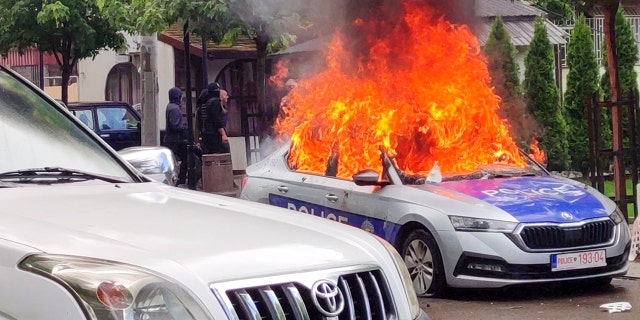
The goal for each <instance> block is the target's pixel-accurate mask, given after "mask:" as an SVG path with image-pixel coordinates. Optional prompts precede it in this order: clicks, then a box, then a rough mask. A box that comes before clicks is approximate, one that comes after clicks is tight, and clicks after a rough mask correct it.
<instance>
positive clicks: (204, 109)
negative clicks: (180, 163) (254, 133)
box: [199, 83, 230, 154]
mask: <svg viewBox="0 0 640 320" xmlns="http://www.w3.org/2000/svg"><path fill="white" fill-rule="evenodd" d="M228 99H229V94H228V93H227V91H226V90H224V89H221V88H220V87H219V86H218V85H217V84H216V83H211V84H209V85H208V86H207V92H206V93H203V94H202V95H201V97H200V98H199V100H203V101H206V102H204V103H203V104H202V106H201V107H200V119H199V122H200V136H201V138H202V153H203V154H211V153H229V152H230V149H229V138H228V136H227V131H226V126H227V109H226V104H227V100H228Z"/></svg>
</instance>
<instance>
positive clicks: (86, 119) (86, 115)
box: [73, 110, 95, 130]
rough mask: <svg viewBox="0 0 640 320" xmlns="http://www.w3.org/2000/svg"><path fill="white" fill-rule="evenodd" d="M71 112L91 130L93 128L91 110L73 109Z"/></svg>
mask: <svg viewBox="0 0 640 320" xmlns="http://www.w3.org/2000/svg"><path fill="white" fill-rule="evenodd" d="M73 113H74V114H75V115H76V117H78V119H80V122H82V123H84V124H85V125H86V126H87V127H89V128H90V129H91V130H93V129H95V128H94V127H95V125H94V124H93V114H92V113H91V110H75V111H73Z"/></svg>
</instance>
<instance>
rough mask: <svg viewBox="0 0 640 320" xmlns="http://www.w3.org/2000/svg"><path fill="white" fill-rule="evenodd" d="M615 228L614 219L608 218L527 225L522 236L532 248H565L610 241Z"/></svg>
mask: <svg viewBox="0 0 640 320" xmlns="http://www.w3.org/2000/svg"><path fill="white" fill-rule="evenodd" d="M614 229H615V225H614V224H613V221H611V220H609V219H607V220H600V221H594V222H589V223H586V224H583V225H572V226H562V225H545V226H525V227H524V228H523V229H522V231H521V232H520V237H521V238H522V241H523V242H524V244H525V245H526V246H527V247H528V248H530V249H564V248H575V247H585V246H595V245H601V244H606V243H609V242H611V240H612V239H613V235H614Z"/></svg>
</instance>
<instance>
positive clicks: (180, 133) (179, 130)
mask: <svg viewBox="0 0 640 320" xmlns="http://www.w3.org/2000/svg"><path fill="white" fill-rule="evenodd" d="M181 99H182V91H180V89H178V88H172V89H170V90H169V104H167V110H166V112H165V117H166V122H167V127H166V130H165V135H164V142H165V143H171V142H181V141H184V140H185V139H186V138H187V130H188V129H187V125H186V123H185V121H184V119H183V117H182V110H181V108H180V100H181Z"/></svg>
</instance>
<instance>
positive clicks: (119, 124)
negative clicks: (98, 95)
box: [97, 107, 139, 131]
mask: <svg viewBox="0 0 640 320" xmlns="http://www.w3.org/2000/svg"><path fill="white" fill-rule="evenodd" d="M97 115H98V123H99V125H100V130H103V131H104V130H123V129H136V128H138V123H139V121H138V120H137V119H136V117H135V116H134V115H133V113H131V111H129V109H127V108H125V107H101V108H98V109H97Z"/></svg>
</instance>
